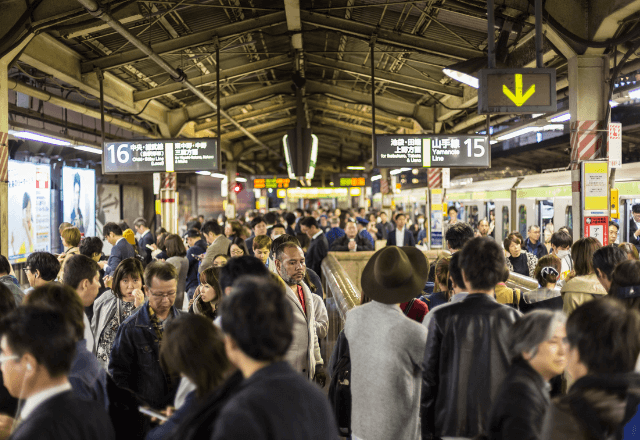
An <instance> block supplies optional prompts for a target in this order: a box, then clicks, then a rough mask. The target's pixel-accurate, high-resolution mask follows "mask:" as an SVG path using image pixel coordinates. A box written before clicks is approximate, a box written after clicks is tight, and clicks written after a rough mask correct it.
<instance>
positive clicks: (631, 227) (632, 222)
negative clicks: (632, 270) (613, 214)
mask: <svg viewBox="0 0 640 440" xmlns="http://www.w3.org/2000/svg"><path fill="white" fill-rule="evenodd" d="M637 230H638V225H636V222H635V220H633V217H631V219H630V220H629V243H631V244H633V245H635V247H636V248H637V249H638V251H640V239H638V237H635V236H634V235H633V234H635V233H636V231H637Z"/></svg>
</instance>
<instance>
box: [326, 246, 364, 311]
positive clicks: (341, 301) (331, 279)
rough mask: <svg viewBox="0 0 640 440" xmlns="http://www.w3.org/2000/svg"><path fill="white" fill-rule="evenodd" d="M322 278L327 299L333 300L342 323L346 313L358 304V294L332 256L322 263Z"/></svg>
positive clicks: (353, 284)
mask: <svg viewBox="0 0 640 440" xmlns="http://www.w3.org/2000/svg"><path fill="white" fill-rule="evenodd" d="M322 278H323V280H324V283H325V293H326V295H327V298H329V297H331V298H333V299H334V301H335V304H336V306H337V310H338V313H339V314H340V318H341V319H342V322H343V323H344V320H345V319H346V318H347V312H348V311H349V310H351V309H352V308H354V307H355V306H357V305H359V304H360V292H358V288H357V287H356V285H355V283H354V282H353V280H351V277H349V275H348V274H347V272H346V271H345V270H344V268H343V267H342V264H340V262H339V261H338V259H337V258H336V257H335V256H333V255H332V254H329V255H327V257H326V258H325V259H324V260H323V261H322Z"/></svg>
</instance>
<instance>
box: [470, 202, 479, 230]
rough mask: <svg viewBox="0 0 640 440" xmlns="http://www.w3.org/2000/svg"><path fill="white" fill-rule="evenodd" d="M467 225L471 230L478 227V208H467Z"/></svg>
mask: <svg viewBox="0 0 640 440" xmlns="http://www.w3.org/2000/svg"><path fill="white" fill-rule="evenodd" d="M469 225H470V226H471V227H472V228H474V229H475V228H477V227H478V206H477V205H472V206H470V207H469Z"/></svg>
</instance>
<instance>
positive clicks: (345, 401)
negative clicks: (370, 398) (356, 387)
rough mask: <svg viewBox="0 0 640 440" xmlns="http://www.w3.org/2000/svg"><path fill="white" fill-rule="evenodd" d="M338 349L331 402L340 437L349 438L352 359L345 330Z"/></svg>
mask: <svg viewBox="0 0 640 440" xmlns="http://www.w3.org/2000/svg"><path fill="white" fill-rule="evenodd" d="M336 347H339V350H340V353H339V355H340V358H339V359H338V362H337V364H336V366H335V369H334V372H333V376H332V377H331V382H330V383H329V401H330V402H331V407H332V408H333V414H334V415H335V417H336V421H337V422H338V431H339V432H340V435H341V436H344V437H348V436H350V435H351V357H350V355H349V343H348V342H347V338H346V336H345V335H344V330H343V331H341V332H340V334H339V335H338V341H337V343H336ZM334 354H335V355H337V354H338V353H335V352H334Z"/></svg>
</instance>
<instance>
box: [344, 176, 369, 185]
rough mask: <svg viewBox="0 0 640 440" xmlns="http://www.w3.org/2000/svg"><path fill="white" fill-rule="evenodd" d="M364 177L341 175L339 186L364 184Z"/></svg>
mask: <svg viewBox="0 0 640 440" xmlns="http://www.w3.org/2000/svg"><path fill="white" fill-rule="evenodd" d="M365 185H366V179H365V178H364V177H341V178H340V186H365Z"/></svg>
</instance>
